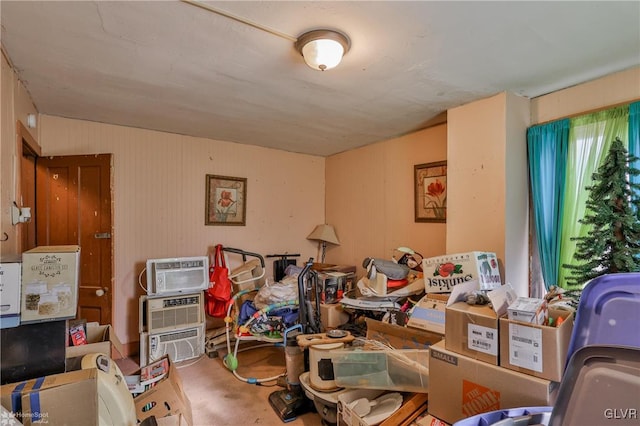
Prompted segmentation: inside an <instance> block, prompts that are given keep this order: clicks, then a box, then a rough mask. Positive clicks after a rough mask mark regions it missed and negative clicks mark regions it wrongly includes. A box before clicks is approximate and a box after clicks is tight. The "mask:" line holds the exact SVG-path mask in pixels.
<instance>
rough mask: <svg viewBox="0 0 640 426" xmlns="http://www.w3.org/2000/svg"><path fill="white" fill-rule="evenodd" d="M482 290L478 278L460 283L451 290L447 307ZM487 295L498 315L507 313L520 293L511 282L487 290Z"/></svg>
mask: <svg viewBox="0 0 640 426" xmlns="http://www.w3.org/2000/svg"><path fill="white" fill-rule="evenodd" d="M479 290H480V284H479V283H478V281H476V280H472V281H467V282H465V283H463V284H458V285H457V286H455V287H454V288H453V290H452V291H451V295H450V296H449V300H447V307H449V306H451V305H453V304H454V303H456V302H462V301H465V300H466V298H467V296H468V295H469V294H471V293H473V292H475V291H479ZM487 297H488V298H489V300H490V301H491V307H492V308H493V311H494V312H495V313H496V315H497V316H498V317H501V316H502V315H504V314H506V313H507V308H508V307H509V305H510V304H511V303H513V302H514V301H515V300H516V299H517V298H518V295H517V294H516V292H515V290H514V289H513V287H512V286H511V284H510V283H506V284H505V285H502V286H500V287H498V288H496V289H494V290H491V291H488V292H487Z"/></svg>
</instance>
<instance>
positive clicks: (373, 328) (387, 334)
mask: <svg viewBox="0 0 640 426" xmlns="http://www.w3.org/2000/svg"><path fill="white" fill-rule="evenodd" d="M365 321H366V324H367V339H371V340H376V341H378V342H381V343H384V344H385V345H388V346H391V347H393V348H395V349H427V348H428V347H429V346H431V345H433V344H435V343H438V342H439V341H440V340H442V339H443V338H444V336H443V335H442V334H439V333H433V332H430V331H426V330H418V329H415V328H410V327H402V326H399V325H395V324H387V323H385V322H382V321H377V320H374V319H371V318H366V319H365Z"/></svg>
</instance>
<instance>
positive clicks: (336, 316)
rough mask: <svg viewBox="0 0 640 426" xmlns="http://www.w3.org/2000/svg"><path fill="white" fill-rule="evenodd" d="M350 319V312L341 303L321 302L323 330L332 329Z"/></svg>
mask: <svg viewBox="0 0 640 426" xmlns="http://www.w3.org/2000/svg"><path fill="white" fill-rule="evenodd" d="M348 321H349V314H348V313H346V312H345V311H344V308H343V307H342V305H340V304H339V303H333V304H326V303H321V304H320V322H321V323H322V329H323V331H327V330H332V329H334V328H337V327H338V326H340V325H342V324H346V323H347V322H348Z"/></svg>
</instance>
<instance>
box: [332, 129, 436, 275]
mask: <svg viewBox="0 0 640 426" xmlns="http://www.w3.org/2000/svg"><path fill="white" fill-rule="evenodd" d="M446 158H447V125H446V124H441V125H438V126H435V127H431V128H429V129H426V130H422V131H419V132H415V133H412V134H410V135H406V136H403V137H399V138H396V139H390V140H388V141H384V142H380V143H376V144H373V145H369V146H365V147H362V148H359V149H355V150H352V151H347V152H343V153H340V154H337V155H333V156H331V157H328V158H327V164H326V171H325V174H326V181H327V189H326V199H327V214H326V217H327V223H330V224H332V225H334V227H335V229H336V233H337V234H338V238H339V239H340V246H334V247H329V248H328V249H327V259H326V260H327V262H329V263H341V264H348V265H356V266H357V267H358V271H359V273H360V274H361V273H362V272H363V271H364V270H363V268H362V265H361V264H362V261H363V260H364V259H365V258H366V257H381V258H385V259H390V258H391V256H392V255H393V249H394V248H397V247H399V246H407V247H410V248H412V249H413V250H415V251H417V252H419V253H421V254H422V255H423V256H425V257H430V256H435V255H438V254H441V253H442V252H443V250H444V247H445V237H446V228H447V225H446V224H444V223H416V222H414V196H413V191H414V186H413V173H414V172H413V166H414V165H415V164H421V163H430V162H434V161H442V160H446Z"/></svg>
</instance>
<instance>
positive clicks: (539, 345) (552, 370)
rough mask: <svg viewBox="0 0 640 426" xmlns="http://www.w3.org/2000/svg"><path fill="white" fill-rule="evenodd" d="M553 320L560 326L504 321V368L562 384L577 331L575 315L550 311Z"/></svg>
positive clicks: (502, 343) (502, 328)
mask: <svg viewBox="0 0 640 426" xmlns="http://www.w3.org/2000/svg"><path fill="white" fill-rule="evenodd" d="M549 318H553V320H554V324H555V323H556V322H557V320H558V318H562V319H563V322H562V323H561V324H560V325H559V326H557V327H549V326H546V325H537V324H530V323H522V322H518V321H514V320H510V319H508V318H505V317H503V318H500V365H501V366H502V367H505V368H508V369H511V370H514V371H520V372H522V373H526V374H531V375H532V376H536V377H540V378H543V379H548V380H553V381H556V382H560V381H561V380H562V375H563V372H564V364H565V361H566V358H567V352H568V350H569V342H570V340H571V332H572V331H573V313H571V312H568V311H561V310H555V309H550V310H549Z"/></svg>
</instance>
